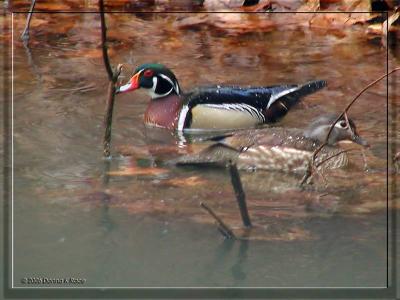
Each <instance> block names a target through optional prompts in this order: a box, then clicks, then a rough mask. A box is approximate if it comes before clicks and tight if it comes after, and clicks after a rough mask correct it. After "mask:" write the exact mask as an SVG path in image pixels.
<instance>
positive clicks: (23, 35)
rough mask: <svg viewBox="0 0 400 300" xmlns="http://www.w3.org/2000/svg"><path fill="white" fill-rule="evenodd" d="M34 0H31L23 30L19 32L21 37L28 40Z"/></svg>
mask: <svg viewBox="0 0 400 300" xmlns="http://www.w3.org/2000/svg"><path fill="white" fill-rule="evenodd" d="M35 4H36V0H32V2H31V7H30V8H29V14H28V18H27V20H26V24H25V28H24V31H23V32H22V34H21V39H23V40H25V41H28V40H29V25H30V24H31V18H32V13H33V10H34V8H35Z"/></svg>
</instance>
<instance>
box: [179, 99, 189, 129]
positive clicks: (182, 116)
mask: <svg viewBox="0 0 400 300" xmlns="http://www.w3.org/2000/svg"><path fill="white" fill-rule="evenodd" d="M188 111H189V107H188V106H187V105H184V106H183V107H182V109H181V112H180V114H179V119H178V130H179V131H183V129H184V128H183V126H185V120H186V116H187V113H188Z"/></svg>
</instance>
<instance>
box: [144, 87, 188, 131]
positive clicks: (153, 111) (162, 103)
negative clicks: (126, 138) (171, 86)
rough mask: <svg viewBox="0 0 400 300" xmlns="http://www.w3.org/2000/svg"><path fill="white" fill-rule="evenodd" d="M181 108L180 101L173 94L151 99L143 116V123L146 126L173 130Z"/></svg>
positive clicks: (178, 97) (179, 98) (177, 96)
mask: <svg viewBox="0 0 400 300" xmlns="http://www.w3.org/2000/svg"><path fill="white" fill-rule="evenodd" d="M181 108H182V99H181V97H180V96H179V95H176V94H175V93H174V94H170V95H168V96H165V97H162V98H158V99H152V100H151V101H150V103H149V105H148V107H147V110H146V112H145V114H144V122H145V124H146V125H151V126H157V127H163V128H168V129H175V128H176V126H177V123H178V117H179V111H180V109H181Z"/></svg>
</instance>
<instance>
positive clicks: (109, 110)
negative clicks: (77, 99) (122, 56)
mask: <svg viewBox="0 0 400 300" xmlns="http://www.w3.org/2000/svg"><path fill="white" fill-rule="evenodd" d="M121 70H122V65H121V64H120V65H118V67H117V70H116V72H115V73H114V74H113V80H111V81H110V82H109V84H108V98H107V103H106V111H105V115H104V128H105V132H104V138H103V156H104V157H109V156H110V153H111V152H110V147H111V126H112V115H113V110H114V100H115V90H116V89H115V82H114V77H115V78H118V76H119V74H120V73H121Z"/></svg>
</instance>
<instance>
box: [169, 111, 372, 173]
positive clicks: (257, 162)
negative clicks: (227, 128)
mask: <svg viewBox="0 0 400 300" xmlns="http://www.w3.org/2000/svg"><path fill="white" fill-rule="evenodd" d="M336 118H337V116H336V115H323V116H320V117H319V118H317V119H315V120H314V121H313V122H312V123H311V124H310V125H309V126H308V127H307V128H306V129H305V130H299V129H285V128H264V129H253V130H243V131H239V132H236V133H232V134H228V135H225V136H223V137H217V138H214V139H213V140H215V141H218V143H216V144H213V145H211V146H210V147H208V148H206V149H204V150H202V151H201V152H200V153H197V154H194V155H186V156H183V157H180V158H178V159H177V160H175V161H174V162H173V163H175V164H178V165H187V164H211V165H226V163H227V162H228V161H232V162H234V163H236V165H237V167H238V168H239V169H245V170H257V169H264V170H281V171H284V172H304V171H305V170H306V168H307V166H308V162H309V159H310V158H311V156H312V154H313V152H314V151H315V150H316V149H317V148H318V147H319V146H320V145H321V144H322V143H323V142H324V141H325V138H326V135H327V133H328V131H329V129H330V127H331V125H332V123H333V122H334V121H335V120H336ZM345 140H347V141H352V142H354V143H357V144H360V145H362V146H365V147H366V146H368V143H367V142H366V141H365V140H364V139H362V138H361V137H360V136H359V135H358V133H357V131H356V126H355V124H354V122H353V121H352V120H350V119H349V122H346V120H345V119H341V120H339V121H338V122H337V123H336V124H335V126H334V128H333V130H332V132H331V134H330V137H329V141H328V145H326V146H325V147H323V148H322V150H321V151H320V152H319V154H318V155H317V158H316V162H317V164H318V163H319V162H322V161H323V160H325V159H326V158H328V157H331V156H334V157H333V158H332V159H330V160H327V161H326V162H325V163H324V164H323V165H322V167H323V168H327V169H335V168H340V167H344V166H346V165H347V162H348V158H347V155H346V153H343V152H342V153H339V152H341V149H340V147H338V145H337V144H338V142H340V141H345ZM335 155H336V156H335Z"/></svg>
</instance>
